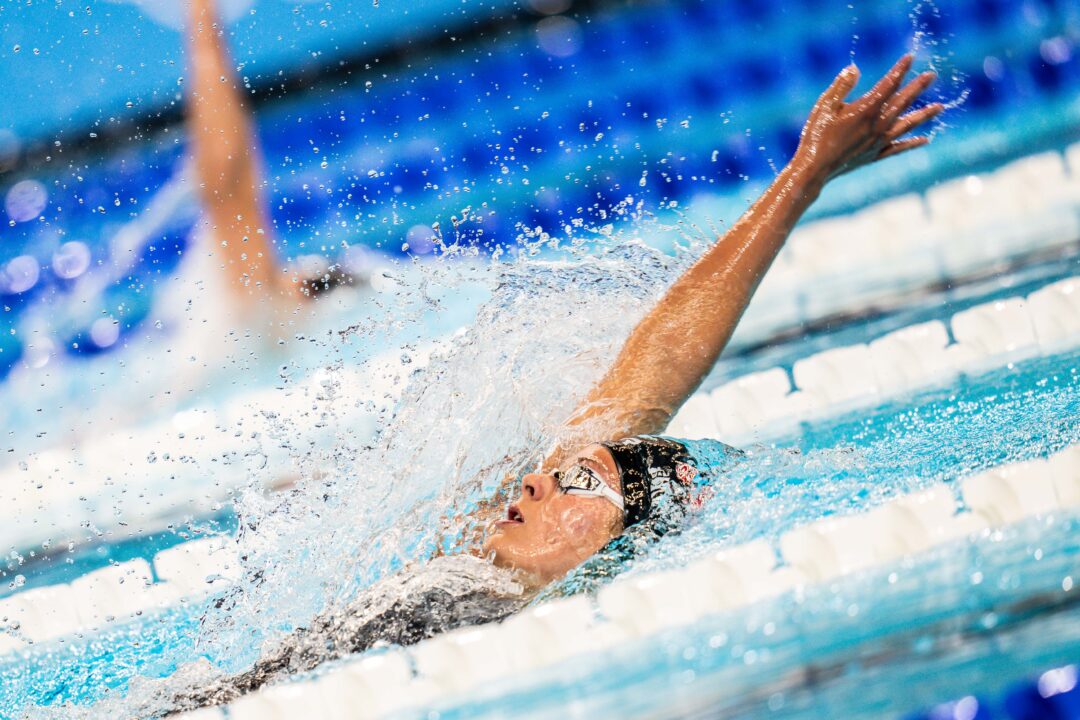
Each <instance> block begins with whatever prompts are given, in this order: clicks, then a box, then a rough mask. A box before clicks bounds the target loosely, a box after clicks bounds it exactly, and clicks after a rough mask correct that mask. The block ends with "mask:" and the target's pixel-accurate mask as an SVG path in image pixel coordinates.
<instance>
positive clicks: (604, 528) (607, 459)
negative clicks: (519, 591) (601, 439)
mask: <svg viewBox="0 0 1080 720" xmlns="http://www.w3.org/2000/svg"><path fill="white" fill-rule="evenodd" d="M578 464H580V465H585V466H586V467H588V468H590V469H591V470H592V471H593V472H595V473H596V474H597V475H598V476H599V477H600V479H602V480H603V481H604V482H605V483H607V485H608V486H609V487H611V488H612V489H613V490H615V491H616V492H619V493H621V492H622V488H621V487H620V483H619V472H618V468H617V467H616V465H615V460H614V458H612V457H611V453H610V452H608V450H607V449H606V448H604V447H603V446H601V445H590V446H589V447H586V448H584V449H582V450H580V451H578V452H577V453H575V454H573V455H571V456H570V459H569V460H568V461H567V462H566V463H564V465H563V467H562V468H560V469H561V470H563V471H566V470H567V469H569V468H570V467H572V466H574V465H578ZM621 532H622V511H621V510H619V509H618V508H617V507H615V505H614V504H612V503H611V502H609V501H608V500H606V499H604V498H602V497H588V496H582V495H568V494H566V493H565V492H563V491H562V490H560V489H559V486H558V484H557V483H556V481H555V477H554V476H553V475H552V474H550V473H533V474H529V475H526V476H525V477H524V478H522V480H521V496H520V497H519V498H518V499H517V500H516V501H515V502H514V503H512V504H511V505H510V507H509V508H507V514H506V517H505V518H504V519H502V520H498V521H497V522H496V523H495V525H494V526H493V527H492V529H491V532H490V533H489V534H488V538H487V541H486V542H485V543H484V554H485V555H489V556H491V557H493V559H494V562H495V564H496V565H498V566H500V567H507V568H512V569H514V570H518V571H521V572H522V573H524V574H525V575H526V576H527V578H528V579H529V580H532V581H534V582H535V583H536V584H537V585H543V584H546V583H548V582H551V581H552V580H556V579H558V578H560V577H562V576H563V575H565V574H566V573H568V572H569V571H570V570H572V569H573V568H575V567H577V566H578V565H580V564H581V563H582V562H583V561H584V560H586V559H587V558H588V557H590V556H591V555H592V554H593V553H595V552H596V551H597V550H599V549H600V548H602V547H604V545H606V544H607V542H608V541H609V540H611V539H612V538H613V537H616V536H617V535H618V534H619V533H621Z"/></svg>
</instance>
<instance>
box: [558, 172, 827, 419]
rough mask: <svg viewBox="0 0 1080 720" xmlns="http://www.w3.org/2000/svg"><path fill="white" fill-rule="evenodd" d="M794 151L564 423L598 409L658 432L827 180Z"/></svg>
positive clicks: (633, 335) (709, 365)
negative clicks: (790, 161)
mask: <svg viewBox="0 0 1080 720" xmlns="http://www.w3.org/2000/svg"><path fill="white" fill-rule="evenodd" d="M827 177H828V176H827V174H826V172H825V171H824V169H823V168H820V167H819V166H817V164H816V163H815V162H814V161H813V160H811V159H806V158H802V157H799V158H796V159H795V160H793V161H792V163H791V164H789V165H788V166H787V167H786V168H784V170H783V171H782V172H781V173H780V174H779V176H777V178H776V180H775V181H774V182H773V183H772V184H771V185H770V186H769V188H768V190H766V191H765V193H764V194H763V195H762V196H761V197H760V198H759V199H758V200H757V202H755V203H754V204H753V205H752V206H751V207H750V209H749V210H748V211H747V212H746V213H745V214H744V215H743V216H742V217H741V218H740V219H739V221H738V222H737V223H735V225H734V226H732V228H731V229H730V230H729V231H728V232H727V233H726V234H725V235H724V236H723V237H722V238H720V240H719V241H718V242H717V243H716V244H715V245H714V246H713V247H711V248H710V249H709V250H708V251H707V252H706V253H705V254H704V255H703V256H702V257H701V258H700V259H699V260H698V261H697V262H696V263H694V265H693V266H692V267H691V268H690V269H689V270H687V271H686V273H684V274H683V275H682V277H680V278H679V279H678V280H677V281H676V282H675V284H673V285H672V286H671V287H670V288H669V289H668V291H667V292H666V293H665V294H664V296H663V297H662V298H661V300H660V301H659V302H658V303H657V304H656V306H655V307H654V308H653V309H652V311H650V312H649V314H648V315H646V316H645V318H644V319H643V320H642V321H641V322H640V323H639V324H638V326H637V327H636V328H635V329H634V331H633V333H631V335H630V337H629V338H628V339H627V341H626V344H625V345H624V346H623V349H622V351H621V352H620V353H619V356H618V358H617V359H616V361H615V364H614V365H613V366H612V368H611V370H610V371H609V372H608V374H607V375H606V376H605V377H604V379H603V380H602V381H601V382H600V384H599V385H597V386H596V387H595V388H594V389H593V391H592V392H591V393H590V394H589V397H588V398H587V400H586V402H585V404H584V405H583V407H582V410H581V411H580V412H579V413H578V415H577V416H576V417H575V418H574V419H573V420H572V421H571V424H572V425H586V424H587V423H588V422H589V421H590V420H593V419H595V418H598V417H600V416H604V417H605V419H604V425H605V426H606V425H608V424H609V423H611V425H612V426H613V430H617V432H618V434H624V435H636V434H641V433H657V432H661V431H663V429H664V428H665V427H666V426H667V423H668V421H669V420H670V419H671V416H672V415H673V414H674V412H675V411H676V410H678V408H679V406H680V405H682V403H683V402H684V401H685V399H686V398H687V397H689V395H690V394H691V393H693V392H694V390H695V389H697V387H698V385H699V384H700V383H701V380H702V379H703V378H704V377H705V375H706V374H707V373H708V372H709V369H710V368H712V366H713V364H714V363H715V362H716V359H717V358H718V357H719V356H720V353H721V351H722V350H723V349H724V347H725V346H726V345H727V342H728V340H729V339H730V338H731V335H732V333H733V332H734V330H735V327H736V325H737V324H738V321H739V318H741V317H742V314H743V312H744V311H745V310H746V306H747V305H748V304H749V302H750V298H751V297H752V296H753V294H754V291H755V290H756V289H757V286H758V284H759V283H760V282H761V279H762V277H764V275H765V272H766V271H767V270H768V269H769V266H770V265H771V264H772V262H773V259H774V258H775V257H776V254H777V253H778V252H779V251H780V248H781V247H783V244H784V241H785V240H786V239H787V237H788V235H789V234H790V233H791V230H792V228H794V226H795V224H796V223H797V222H798V221H799V218H801V217H802V215H803V213H804V212H805V211H806V209H807V208H808V207H809V206H810V205H811V204H812V203H813V202H814V200H815V199H817V197H818V195H819V194H820V192H821V189H822V187H823V186H824V185H825V182H826V180H827Z"/></svg>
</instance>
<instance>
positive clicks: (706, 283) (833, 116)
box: [546, 55, 943, 466]
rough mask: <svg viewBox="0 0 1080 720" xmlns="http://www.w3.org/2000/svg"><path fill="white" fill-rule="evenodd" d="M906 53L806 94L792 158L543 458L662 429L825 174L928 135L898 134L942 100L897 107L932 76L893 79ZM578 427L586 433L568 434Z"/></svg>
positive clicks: (663, 303) (635, 338)
mask: <svg viewBox="0 0 1080 720" xmlns="http://www.w3.org/2000/svg"><path fill="white" fill-rule="evenodd" d="M911 60H912V58H911V56H910V55H906V56H904V57H903V58H901V59H900V61H899V62H897V64H896V65H895V66H894V67H893V69H892V70H890V71H889V73H888V74H887V75H885V76H884V77H883V78H882V79H881V80H880V81H879V82H878V83H877V84H876V85H875V86H874V87H873V88H872V89H871V90H870V91H869V92H868V93H867V94H866V95H864V96H862V97H861V98H859V99H858V100H855V101H854V102H851V103H847V102H845V101H844V99H845V98H846V97H847V96H848V94H849V93H850V92H851V91H852V89H854V87H855V84H856V83H857V82H858V79H859V72H858V69H857V68H856V67H855V66H854V65H851V66H849V67H847V68H845V69H844V70H843V72H841V73H840V74H839V75H838V76H837V77H836V79H835V80H834V81H833V83H832V85H830V86H829V88H828V89H827V90H826V91H825V93H824V94H823V95H822V96H821V97H820V98H819V99H818V101H817V102H816V103H815V105H814V108H813V110H812V111H811V113H810V118H809V120H807V123H806V126H805V128H804V129H803V132H802V137H801V140H800V142H799V148H798V151H797V152H796V153H795V157H794V158H793V159H792V161H791V162H790V163H789V164H788V166H787V167H785V168H784V170H783V171H782V172H781V173H780V174H779V175H778V176H777V178H776V180H775V181H774V182H773V183H772V185H771V186H770V187H769V189H768V190H766V191H765V193H764V194H763V195H762V196H761V197H760V198H759V199H758V200H757V202H755V203H754V204H753V205H752V206H751V207H750V209H749V210H748V211H747V212H746V213H745V214H744V215H743V216H742V217H741V218H740V219H739V221H738V222H737V223H736V224H735V225H734V226H733V227H732V228H731V229H730V230H729V231H728V232H727V233H726V234H725V235H724V236H723V237H722V238H720V241H719V242H717V243H716V245H714V246H713V247H712V248H710V249H709V250H708V251H707V252H706V253H705V254H704V255H703V256H702V257H701V258H700V259H699V260H698V261H697V262H696V263H695V264H694V265H693V266H692V267H691V268H690V269H689V270H687V271H686V273H685V274H683V276H682V277H680V278H679V279H678V280H677V281H676V282H675V284H674V285H672V286H671V288H669V289H668V291H667V293H665V295H664V296H663V298H661V300H660V301H659V302H658V303H657V304H656V307H654V308H653V309H652V311H650V312H649V314H648V315H646V316H645V318H644V319H643V320H642V321H641V322H640V323H639V324H638V326H637V327H636V328H635V329H634V331H633V332H632V333H631V334H630V337H629V338H628V339H627V341H626V344H625V345H624V346H623V348H622V351H621V352H620V353H619V356H618V358H617V359H616V361H615V364H614V365H613V366H612V367H611V369H610V370H609V371H608V373H607V375H605V376H604V378H603V379H602V380H601V381H600V383H599V384H598V385H596V386H595V387H594V388H593V389H592V391H591V392H590V393H589V394H588V396H587V397H586V400H585V402H584V403H583V404H582V406H581V407H580V408H579V410H578V411H577V413H575V415H574V417H573V418H571V420H570V422H569V423H568V425H569V428H570V433H569V435H570V437H568V438H563V439H562V440H560V443H559V449H557V450H556V451H555V452H554V453H553V454H552V456H551V457H550V458H549V459H548V462H547V463H546V465H547V466H553V465H554V464H556V463H558V462H560V461H561V459H562V455H563V452H564V451H567V450H569V449H571V448H573V447H576V446H578V445H581V444H583V443H584V442H587V441H592V440H595V439H597V438H598V435H597V430H599V431H600V432H601V433H602V434H605V435H606V436H608V437H625V436H628V435H636V434H647V433H658V432H662V431H663V430H664V428H665V427H666V426H667V424H668V421H669V420H670V419H671V417H672V415H673V414H674V413H675V411H677V410H678V409H679V407H680V406H681V405H682V404H683V402H685V401H686V399H687V398H688V397H689V396H690V395H691V393H693V392H694V390H695V389H697V387H698V385H699V384H700V383H701V381H702V379H703V378H704V377H705V375H706V374H707V373H708V372H709V370H710V369H711V368H712V366H713V364H714V363H715V362H716V359H717V358H718V357H719V355H720V352H721V351H722V350H723V349H724V346H725V345H726V344H727V342H728V340H729V339H730V337H731V334H732V332H734V330H735V326H736V324H737V323H738V321H739V318H740V317H742V314H743V311H744V310H745V309H746V306H747V304H748V303H749V302H750V298H751V297H752V296H753V294H754V291H755V290H756V289H757V286H758V283H759V282H760V281H761V278H762V276H764V275H765V271H766V270H768V269H769V265H770V264H771V263H772V261H773V258H775V257H776V254H777V252H778V251H779V250H780V248H781V247H782V246H783V244H784V241H785V240H786V239H787V237H788V234H789V233H790V232H791V230H792V228H793V227H794V226H795V224H796V223H797V222H798V220H799V218H800V217H801V216H802V214H803V213H804V212H805V211H806V209H807V208H808V207H809V206H810V204H811V203H812V202H813V201H814V200H815V199H816V198H817V196H818V194H819V193H820V192H821V189H822V187H824V185H825V183H826V182H828V181H829V180H830V179H832V178H834V177H836V176H837V175H840V174H842V173H845V172H848V171H851V170H854V169H856V168H858V167H860V166H862V165H867V164H869V163H872V162H874V161H876V160H880V159H882V158H885V157H889V156H891V155H896V154H897V153H900V152H903V151H905V150H909V149H911V148H915V147H919V146H921V145H925V144H926V143H927V142H928V141H929V139H928V138H926V137H915V138H909V139H903V140H902V139H900V138H901V137H902V136H903V135H904V134H906V133H907V132H908V131H910V130H912V129H913V128H916V127H918V126H919V125H921V124H922V123H924V122H926V121H927V120H929V119H930V118H932V117H934V116H936V115H937V114H938V113H940V112H941V111H942V109H943V106H941V105H940V104H934V105H929V106H927V107H925V108H923V109H921V110H916V111H913V112H910V113H906V111H907V109H908V108H909V107H910V106H911V104H912V103H913V102H914V101H915V100H916V98H918V96H919V95H920V94H921V93H922V92H923V91H924V90H925V89H926V88H927V87H928V86H929V85H930V83H931V82H932V81H933V79H934V75H933V73H923V74H922V75H919V76H918V77H917V78H915V79H914V80H912V82H911V83H909V84H908V85H906V86H905V87H903V88H901V83H902V81H903V79H904V76H905V75H906V74H907V71H908V69H909V68H910V66H911ZM905 113H906V114H905ZM597 425H599V427H597ZM579 429H580V433H584V434H586V435H587V437H576V435H577V434H580V433H579V432H578V430H579Z"/></svg>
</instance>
